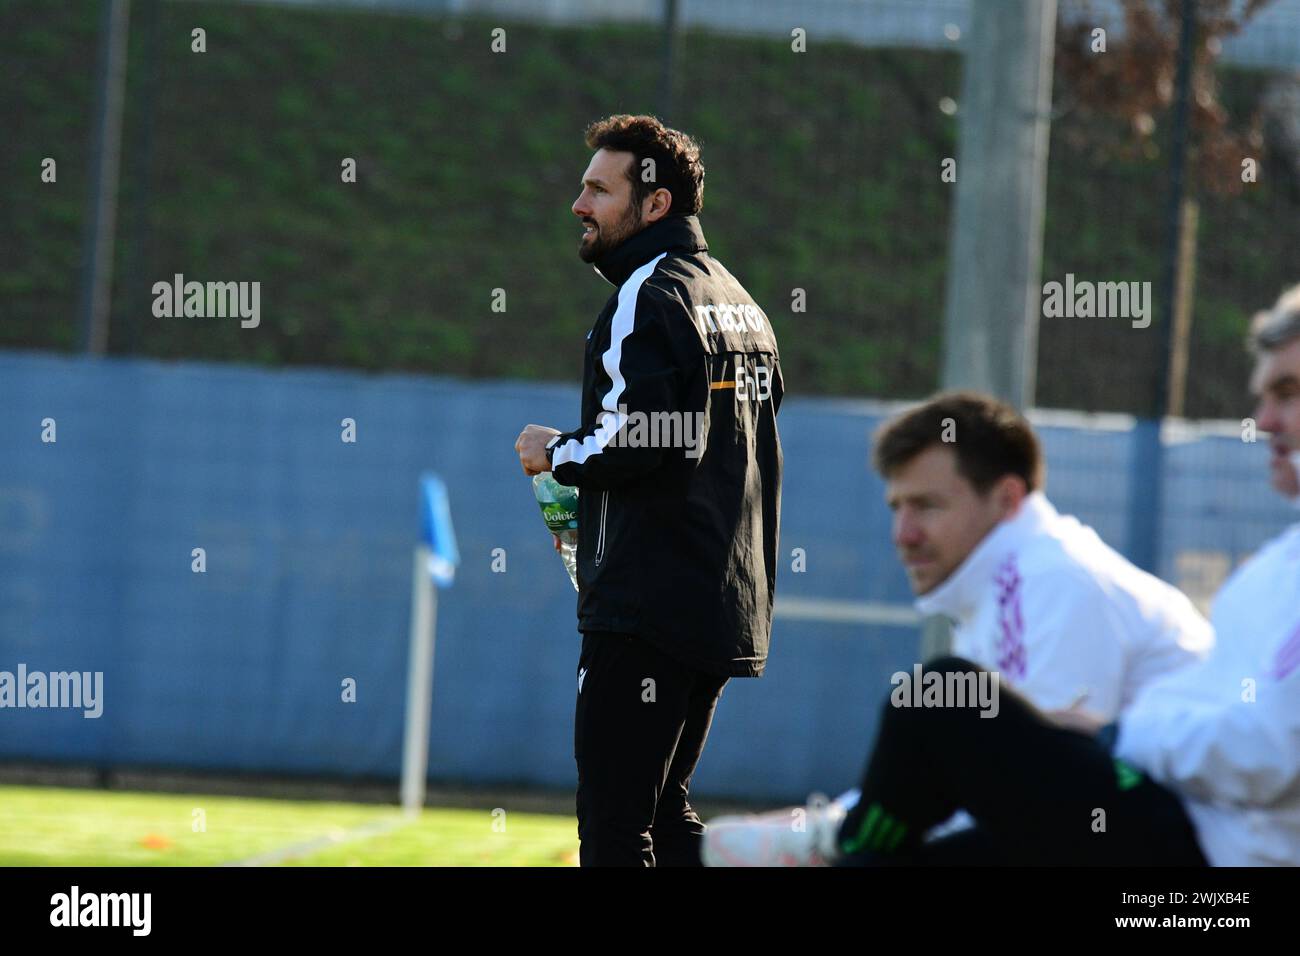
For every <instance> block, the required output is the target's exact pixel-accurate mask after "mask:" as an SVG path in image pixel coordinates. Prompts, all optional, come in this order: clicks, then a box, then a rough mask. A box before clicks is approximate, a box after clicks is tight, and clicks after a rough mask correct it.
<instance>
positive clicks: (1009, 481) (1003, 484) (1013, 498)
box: [997, 475, 1029, 518]
mask: <svg viewBox="0 0 1300 956" xmlns="http://www.w3.org/2000/svg"><path fill="white" fill-rule="evenodd" d="M997 494H998V505H999V507H1000V509H1001V511H1002V515H1003V517H1006V518H1009V517H1011V516H1012V515H1013V514H1015V513H1016V512H1017V511H1019V510H1020V503H1021V502H1022V501H1024V500H1025V498H1026V497H1027V496H1028V494H1029V487H1028V486H1027V485H1026V484H1025V479H1023V478H1021V477H1020V476H1019V475H1003V476H1002V477H1001V478H1000V479H999V480H998V487H997Z"/></svg>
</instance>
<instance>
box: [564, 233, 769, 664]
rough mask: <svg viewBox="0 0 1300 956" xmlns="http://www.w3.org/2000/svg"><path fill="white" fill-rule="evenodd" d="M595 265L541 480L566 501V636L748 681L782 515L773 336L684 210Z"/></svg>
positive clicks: (763, 656) (762, 640)
mask: <svg viewBox="0 0 1300 956" xmlns="http://www.w3.org/2000/svg"><path fill="white" fill-rule="evenodd" d="M595 266H596V269H597V271H598V272H599V273H600V274H601V275H602V276H604V277H605V279H607V280H608V281H609V282H610V283H612V284H613V285H614V286H615V287H616V288H617V290H618V291H617V292H615V294H614V295H613V296H611V298H610V300H609V302H607V303H606V304H605V307H604V308H603V309H602V310H601V313H600V316H599V317H598V318H597V319H596V324H595V325H594V326H592V329H591V332H590V333H588V337H587V357H586V362H585V366H584V370H583V377H582V378H583V381H582V427H581V428H579V429H577V430H576V431H571V432H566V433H565V434H564V435H562V436H561V437H560V439H559V443H558V444H557V445H556V446H555V449H554V451H553V473H554V475H555V479H556V480H557V481H558V482H560V483H561V484H565V485H576V486H577V487H578V489H579V492H580V493H579V496H578V501H579V508H578V591H579V594H578V627H579V629H580V630H582V631H620V632H624V633H630V634H637V635H640V636H641V637H642V638H644V639H645V640H648V641H650V642H651V643H653V644H655V645H656V646H658V647H659V648H661V649H662V650H663V651H665V652H666V653H668V654H669V655H671V656H673V657H675V658H677V659H678V660H681V661H683V662H685V663H687V664H691V665H693V666H695V667H698V668H699V669H701V670H705V671H709V672H711V673H715V674H719V675H730V676H745V677H757V676H759V675H760V674H761V673H762V672H763V667H764V665H765V663H766V661H767V649H768V641H769V638H770V637H771V629H772V598H773V594H774V591H775V585H776V561H777V555H776V548H777V532H778V530H779V526H780V515H781V461H782V456H781V441H780V438H779V437H778V435H777V429H776V413H777V411H778V410H779V409H780V407H781V397H782V393H783V390H784V388H783V383H782V380H781V366H780V359H779V357H778V353H777V347H776V337H775V335H774V334H773V332H772V327H771V325H770V324H769V322H768V320H767V316H766V315H765V314H764V313H763V310H762V309H760V308H759V307H758V305H757V304H756V303H755V302H754V300H753V299H752V298H750V296H749V293H747V292H746V291H745V290H744V288H743V287H742V286H741V284H740V283H739V282H737V281H736V279H735V277H734V276H732V274H731V273H730V272H728V271H727V270H726V269H725V268H723V266H722V263H720V262H718V261H717V260H716V259H713V258H712V257H710V256H709V253H708V246H706V245H705V242H704V235H703V233H702V232H701V231H700V224H699V220H698V219H697V218H696V217H694V216H684V217H683V216H675V217H669V218H666V219H661V220H659V221H658V222H655V223H653V224H651V225H650V226H647V227H646V228H645V229H643V230H642V231H641V232H638V233H636V234H635V235H633V236H631V237H630V238H629V239H627V240H626V241H624V242H623V243H621V244H620V245H619V246H617V247H616V248H614V249H611V250H609V251H608V252H607V253H606V254H605V255H603V256H602V257H601V258H599V259H598V260H597V261H596V263H595Z"/></svg>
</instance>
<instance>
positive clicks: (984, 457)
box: [703, 392, 1213, 866]
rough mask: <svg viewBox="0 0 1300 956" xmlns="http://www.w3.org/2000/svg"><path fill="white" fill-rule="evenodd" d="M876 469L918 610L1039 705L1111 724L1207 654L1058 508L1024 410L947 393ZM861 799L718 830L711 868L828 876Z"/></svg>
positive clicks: (1135, 575) (960, 649)
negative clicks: (1085, 712)
mask: <svg viewBox="0 0 1300 956" xmlns="http://www.w3.org/2000/svg"><path fill="white" fill-rule="evenodd" d="M873 459H874V465H875V468H876V470H877V471H878V472H880V474H881V476H882V477H883V478H884V479H885V481H886V500H887V503H888V505H889V507H890V508H891V510H892V511H893V513H894V524H893V538H894V544H895V546H896V548H897V550H898V555H899V559H900V560H901V561H902V563H903V565H904V567H905V568H906V570H907V574H908V578H909V580H910V582H911V584H912V588H913V590H914V591H915V592H916V594H917V595H918V600H917V602H916V606H917V608H918V610H920V611H921V612H922V613H923V614H926V615H932V614H941V615H945V616H947V617H949V618H952V619H953V621H954V622H955V624H956V630H955V633H954V650H955V653H957V654H958V655H960V656H961V657H962V658H965V659H969V660H971V661H973V662H975V663H977V664H979V665H981V666H982V667H984V668H986V669H988V670H990V671H995V672H997V674H998V676H999V679H1000V681H1001V682H1002V683H1003V684H1005V685H1006V686H1010V687H1013V688H1015V689H1016V690H1018V691H1019V692H1020V693H1021V694H1023V695H1025V697H1027V698H1028V699H1029V700H1030V701H1031V702H1032V703H1033V704H1034V705H1036V706H1037V707H1039V708H1043V709H1052V708H1067V707H1070V706H1072V705H1078V704H1080V703H1086V705H1087V706H1088V708H1089V709H1090V710H1091V711H1092V712H1094V713H1097V714H1099V715H1102V716H1103V717H1105V719H1107V720H1112V719H1114V718H1115V717H1116V716H1117V715H1118V714H1119V712H1120V710H1121V708H1122V707H1125V706H1127V705H1129V704H1130V703H1132V701H1133V700H1134V698H1135V697H1136V695H1137V694H1138V692H1139V691H1140V690H1141V689H1142V688H1144V687H1145V686H1146V685H1148V684H1149V683H1151V682H1152V681H1153V680H1155V679H1157V678H1159V677H1161V676H1164V675H1166V674H1169V673H1171V672H1173V671H1176V670H1178V669H1180V668H1183V667H1185V666H1187V665H1189V664H1191V663H1193V662H1195V661H1196V660H1198V659H1200V658H1203V657H1204V656H1205V654H1206V653H1207V652H1208V650H1209V647H1210V645H1211V643H1212V641H1213V635H1212V632H1211V629H1210V626H1209V624H1208V622H1206V620H1205V619H1204V618H1203V617H1202V616H1201V615H1200V614H1199V613H1198V612H1197V611H1196V609H1195V608H1194V607H1193V606H1192V604H1191V602H1190V601H1189V600H1188V599H1187V598H1186V596H1184V595H1183V594H1182V593H1181V592H1180V591H1178V590H1177V589H1175V588H1173V587H1171V586H1170V585H1168V584H1166V583H1165V582H1163V581H1161V580H1160V579H1158V578H1156V577H1153V576H1152V575H1150V574H1147V573H1146V572H1144V571H1141V570H1140V569H1138V568H1136V567H1135V566H1133V565H1132V564H1130V563H1129V562H1128V561H1127V560H1125V559H1124V558H1123V557H1122V556H1121V555H1119V554H1118V553H1116V552H1115V551H1113V550H1112V549H1111V548H1109V547H1107V546H1106V544H1105V543H1103V542H1102V540H1101V539H1100V538H1099V537H1098V536H1097V534H1096V532H1094V531H1093V530H1092V529H1091V528H1089V527H1087V526H1085V525H1083V524H1081V523H1080V522H1079V521H1077V520H1076V519H1074V518H1072V517H1067V516H1063V515H1060V514H1058V513H1057V511H1056V509H1055V508H1053V507H1052V505H1051V503H1050V502H1049V501H1048V500H1047V498H1046V496H1045V495H1044V493H1043V491H1042V486H1043V480H1044V471H1045V469H1044V466H1043V460H1042V452H1041V449H1040V447H1039V443H1038V439H1037V437H1036V436H1035V435H1034V432H1033V429H1032V428H1031V427H1030V425H1029V423H1028V422H1027V421H1026V420H1025V419H1024V417H1023V416H1021V415H1020V414H1019V413H1018V412H1016V410H1015V409H1014V408H1012V407H1011V406H1009V405H1007V404H1005V403H1003V402H1000V401H997V400H996V399H993V398H991V397H988V396H984V395H979V394H976V393H969V392H955V393H946V394H941V395H939V396H936V397H935V398H933V399H931V400H930V401H928V402H926V403H924V404H923V405H920V406H918V407H917V408H914V409H911V410H910V411H908V412H906V413H905V414H903V415H901V416H899V417H897V418H895V419H893V420H891V421H890V422H888V423H886V424H885V426H884V427H883V428H882V429H881V430H880V432H879V434H878V435H877V436H876V440H875V443H874V450H873ZM857 796H858V794H857V791H850V792H849V793H847V794H845V795H843V796H841V797H840V798H839V799H838V800H836V801H835V802H834V803H832V804H831V805H830V806H828V807H819V806H815V805H814V806H812V807H810V808H808V810H807V811H806V814H805V815H801V814H798V813H793V812H792V811H790V810H783V811H776V812H775V813H771V814H764V815H762V816H759V817H723V818H721V819H718V820H714V821H712V822H711V823H710V825H709V829H708V830H707V831H706V835H705V846H704V851H703V852H704V858H705V861H706V862H707V863H708V864H709V865H723V866H725V865H732V866H736V865H750V866H754V865H777V864H782V865H809V864H814V865H815V864H818V863H824V862H827V861H828V860H829V859H830V858H833V857H834V856H835V853H836V849H835V837H836V832H837V830H838V829H839V825H840V821H841V820H842V819H843V818H844V816H845V815H846V814H848V815H849V816H850V817H852V816H853V814H854V812H855V811H854V805H855V804H856V802H857ZM858 812H865V811H864V810H859V811H858ZM795 822H798V824H799V826H797V827H796V826H793V825H792V824H793V823H795ZM959 823H960V818H959V819H958V820H957V821H954V822H952V823H950V824H948V825H947V826H945V828H944V831H946V832H951V831H952V830H953V829H955V828H956V826H957V825H959ZM978 836H979V835H978V834H972V835H968V837H967V838H966V839H967V840H969V839H971V838H972V837H974V838H978ZM947 845H948V844H945V846H947Z"/></svg>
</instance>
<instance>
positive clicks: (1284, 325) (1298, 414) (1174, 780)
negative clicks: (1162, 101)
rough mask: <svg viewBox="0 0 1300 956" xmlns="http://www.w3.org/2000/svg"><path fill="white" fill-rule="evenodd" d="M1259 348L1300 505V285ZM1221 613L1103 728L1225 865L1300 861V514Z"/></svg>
mask: <svg viewBox="0 0 1300 956" xmlns="http://www.w3.org/2000/svg"><path fill="white" fill-rule="evenodd" d="M1252 345H1253V346H1254V350H1255V353H1256V364H1255V371H1254V374H1253V375H1252V376H1251V391H1252V392H1253V393H1254V394H1255V395H1256V396H1257V397H1258V400H1259V404H1258V405H1257V407H1256V409H1255V423H1256V427H1257V428H1258V429H1259V430H1260V431H1262V432H1267V433H1268V434H1269V436H1270V447H1271V450H1272V457H1271V459H1270V461H1269V472H1270V478H1271V480H1272V484H1273V487H1274V489H1276V490H1277V491H1278V492H1279V493H1280V494H1282V495H1284V496H1285V497H1287V498H1289V499H1291V500H1292V501H1293V502H1295V503H1298V504H1300V285H1298V286H1295V287H1294V288H1292V289H1291V290H1290V291H1289V292H1287V293H1285V294H1283V296H1282V297H1281V298H1280V299H1279V300H1278V302H1277V305H1276V306H1274V308H1273V309H1272V310H1271V311H1268V312H1263V313H1260V314H1259V315H1258V316H1256V319H1255V323H1254V327H1253V330H1252ZM1213 619H1214V625H1215V629H1216V631H1217V633H1218V643H1217V645H1216V647H1215V649H1214V651H1213V652H1212V653H1211V655H1210V657H1209V658H1208V659H1207V660H1206V661H1205V662H1204V663H1202V664H1199V665H1197V666H1195V667H1192V668H1189V669H1188V670H1187V671H1185V672H1183V673H1181V674H1178V675H1176V676H1174V677H1171V678H1169V679H1167V680H1163V681H1159V682H1157V683H1155V684H1153V685H1152V686H1150V687H1149V688H1147V689H1146V690H1145V691H1144V692H1143V693H1142V694H1141V695H1139V697H1138V699H1137V701H1136V702H1135V703H1134V704H1133V706H1132V707H1130V708H1128V709H1127V710H1126V711H1125V712H1124V713H1123V714H1122V715H1121V717H1120V719H1119V721H1118V723H1114V724H1109V725H1107V726H1105V727H1104V728H1102V729H1101V731H1099V733H1098V736H1099V738H1100V740H1101V741H1102V743H1103V744H1107V745H1110V744H1113V749H1114V753H1115V754H1116V755H1117V756H1118V757H1120V758H1122V759H1123V760H1125V761H1127V762H1129V763H1131V764H1133V765H1135V766H1137V767H1140V768H1142V769H1143V770H1145V771H1146V772H1147V773H1148V774H1149V775H1150V776H1151V777H1153V778H1154V779H1155V780H1157V781H1159V782H1160V783H1161V784H1163V785H1164V786H1166V787H1168V788H1170V789H1171V790H1173V791H1174V792H1175V793H1177V794H1178V795H1179V796H1180V797H1181V798H1182V801H1183V804H1184V806H1185V807H1186V809H1187V813H1188V815H1189V816H1190V817H1191V819H1192V822H1193V823H1194V824H1195V827H1196V834H1197V840H1198V842H1199V843H1200V845H1201V847H1202V849H1203V851H1204V853H1205V855H1206V856H1207V857H1208V858H1209V860H1210V862H1211V863H1212V864H1214V865H1215V866H1252V865H1285V866H1300V523H1297V524H1293V525H1291V526H1290V527H1289V528H1287V529H1286V530H1285V531H1284V532H1282V534H1281V535H1279V536H1278V537H1277V538H1275V539H1273V540H1272V541H1271V542H1269V543H1268V544H1266V545H1265V546H1264V547H1263V548H1261V549H1260V550H1259V551H1258V552H1256V553H1255V555H1254V556H1253V557H1251V558H1250V560H1248V561H1247V562H1246V563H1245V564H1243V565H1242V566H1241V567H1240V568H1238V569H1237V571H1236V573H1234V574H1233V575H1232V577H1231V578H1229V579H1228V581H1227V583H1226V584H1224V586H1223V588H1222V589H1221V590H1220V591H1219V594H1218V596H1217V597H1216V598H1215V601H1214V614H1213ZM1069 719H1070V718H1069V717H1062V718H1058V720H1062V721H1068V720H1069ZM1078 726H1079V729H1080V730H1082V731H1084V732H1085V733H1086V732H1087V731H1089V730H1091V729H1092V727H1091V726H1089V724H1088V723H1087V722H1086V721H1083V722H1080V723H1079V724H1078Z"/></svg>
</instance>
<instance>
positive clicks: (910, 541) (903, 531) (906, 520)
mask: <svg viewBox="0 0 1300 956" xmlns="http://www.w3.org/2000/svg"><path fill="white" fill-rule="evenodd" d="M920 543H921V528H920V526H919V525H918V524H917V522H916V518H915V516H913V515H912V513H911V512H910V511H907V510H904V509H899V511H898V512H897V513H896V514H895V515H894V544H895V545H897V546H898V547H913V546H915V545H918V544H920Z"/></svg>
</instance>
